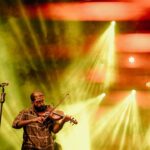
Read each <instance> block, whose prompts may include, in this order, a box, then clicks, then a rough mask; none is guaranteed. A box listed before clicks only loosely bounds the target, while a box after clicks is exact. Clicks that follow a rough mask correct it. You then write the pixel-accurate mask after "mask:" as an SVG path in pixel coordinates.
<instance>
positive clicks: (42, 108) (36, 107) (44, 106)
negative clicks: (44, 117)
mask: <svg viewBox="0 0 150 150" xmlns="http://www.w3.org/2000/svg"><path fill="white" fill-rule="evenodd" d="M34 108H35V110H36V111H37V112H44V111H45V110H46V108H47V106H46V105H42V106H40V107H38V106H34Z"/></svg>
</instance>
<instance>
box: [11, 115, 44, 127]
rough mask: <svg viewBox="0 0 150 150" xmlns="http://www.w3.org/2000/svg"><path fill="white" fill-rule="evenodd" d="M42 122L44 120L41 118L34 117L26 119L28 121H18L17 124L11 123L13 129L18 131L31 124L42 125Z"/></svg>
mask: <svg viewBox="0 0 150 150" xmlns="http://www.w3.org/2000/svg"><path fill="white" fill-rule="evenodd" d="M43 120H44V118H43V117H36V118H33V119H28V120H19V121H18V122H16V123H13V128H16V129H20V128H21V127H23V126H26V125H28V124H30V123H33V122H39V123H42V122H43Z"/></svg>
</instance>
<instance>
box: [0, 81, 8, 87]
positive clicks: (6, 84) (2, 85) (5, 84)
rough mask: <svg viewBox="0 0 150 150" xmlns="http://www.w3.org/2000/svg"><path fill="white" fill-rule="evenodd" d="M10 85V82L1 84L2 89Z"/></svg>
mask: <svg viewBox="0 0 150 150" xmlns="http://www.w3.org/2000/svg"><path fill="white" fill-rule="evenodd" d="M8 85H9V83H8V82H3V83H0V87H4V86H8Z"/></svg>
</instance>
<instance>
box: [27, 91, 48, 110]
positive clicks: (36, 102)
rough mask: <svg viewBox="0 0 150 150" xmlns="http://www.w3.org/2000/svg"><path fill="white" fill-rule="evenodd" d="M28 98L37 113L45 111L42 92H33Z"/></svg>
mask: <svg viewBox="0 0 150 150" xmlns="http://www.w3.org/2000/svg"><path fill="white" fill-rule="evenodd" d="M30 98H31V101H32V105H33V107H34V108H35V110H36V111H37V112H42V111H45V109H46V105H45V97H44V94H43V93H42V92H40V91H35V92H33V93H32V94H31V96H30Z"/></svg>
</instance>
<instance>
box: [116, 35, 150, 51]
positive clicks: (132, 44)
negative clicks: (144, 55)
mask: <svg viewBox="0 0 150 150" xmlns="http://www.w3.org/2000/svg"><path fill="white" fill-rule="evenodd" d="M149 42H150V34H140V33H139V34H122V35H118V36H117V38H116V47H117V50H119V51H128V52H149V51H150V44H149Z"/></svg>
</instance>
